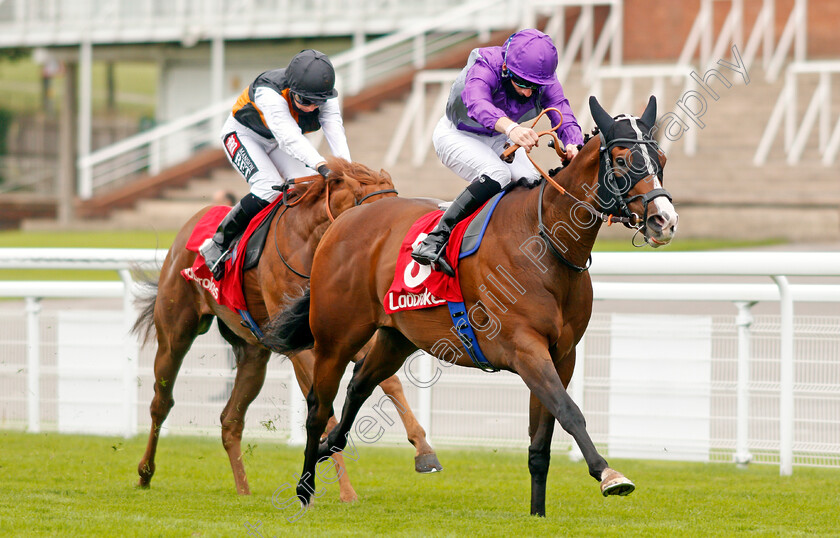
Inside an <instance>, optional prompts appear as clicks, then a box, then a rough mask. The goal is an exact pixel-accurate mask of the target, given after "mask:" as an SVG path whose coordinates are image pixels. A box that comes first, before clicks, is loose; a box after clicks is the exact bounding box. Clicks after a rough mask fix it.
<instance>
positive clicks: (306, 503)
mask: <svg viewBox="0 0 840 538" xmlns="http://www.w3.org/2000/svg"><path fill="white" fill-rule="evenodd" d="M313 486H314V484H313ZM295 493H297V498H298V500H299V501H300V505H301V507H303V508H304V509H309V508H312V495H311V494H310V493H309V490H308V489H307V488H306V487H304V485H303V483H302V482H298V485H297V488H295Z"/></svg>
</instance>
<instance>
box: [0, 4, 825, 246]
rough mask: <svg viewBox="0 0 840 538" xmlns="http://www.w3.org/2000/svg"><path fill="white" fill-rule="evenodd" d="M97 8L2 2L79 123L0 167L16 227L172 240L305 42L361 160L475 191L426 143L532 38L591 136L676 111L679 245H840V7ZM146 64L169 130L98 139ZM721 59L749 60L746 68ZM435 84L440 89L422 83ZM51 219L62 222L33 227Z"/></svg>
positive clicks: (432, 185)
mask: <svg viewBox="0 0 840 538" xmlns="http://www.w3.org/2000/svg"><path fill="white" fill-rule="evenodd" d="M414 4H416V5H414ZM98 5H99V4H96V3H94V2H90V1H79V2H73V3H55V2H49V1H47V0H36V1H32V2H27V3H23V2H6V3H0V36H2V37H0V47H5V48H8V49H11V48H13V47H14V48H24V49H26V50H35V51H37V54H36V55H35V57H36V59H38V60H39V61H41V62H42V63H44V64H45V65H46V64H48V63H49V62H51V61H57V62H60V63H61V65H63V72H64V76H63V77H61V78H62V79H63V80H64V84H65V90H66V91H64V92H63V95H64V97H63V99H64V102H63V103H62V104H61V107H59V108H60V109H61V110H64V111H74V110H75V111H76V114H71V113H65V114H64V115H59V119H58V122H57V123H58V128H57V129H56V125H55V124H50V125H52V128H51V129H50V127H45V128H43V129H42V130H41V133H42V134H43V135H44V136H47V133H51V132H52V134H51V136H52V138H51V140H52V141H53V143H54V145H56V146H57V147H58V148H59V151H58V152H57V155H54V156H53V159H52V161H51V162H49V163H48V165H47V166H46V167H42V168H41V169H40V170H41V174H40V176H39V174H38V173H35V172H30V173H17V174H16V173H14V170H26V168H24V167H22V165H21V163H22V162H23V161H24V160H25V159H24V157H25V156H23V155H21V156H18V158H17V159H15V155H8V156H5V157H4V158H3V160H4V162H5V163H6V168H5V172H4V174H3V175H4V177H5V178H6V181H5V182H4V183H3V184H2V185H0V189H3V191H5V192H4V193H3V199H4V200H3V202H2V203H3V204H4V206H6V207H15V208H16V209H15V211H14V212H12V211H10V210H6V211H4V214H5V216H4V218H5V219H9V221H11V220H12V219H13V220H14V222H15V223H17V222H21V223H22V226H24V227H25V228H27V229H36V228H40V229H43V228H50V227H55V226H56V225H60V226H63V227H66V226H73V227H79V228H84V227H102V226H103V225H106V226H109V227H113V228H125V229H132V228H138V227H144V226H148V223H149V222H154V223H156V226H158V227H161V228H176V227H179V226H180V224H181V223H182V222H183V221H184V220H185V218H186V216H187V215H189V214H191V213H192V212H194V211H195V210H197V209H198V208H200V207H202V206H203V205H205V204H206V203H207V202H208V200H209V198H210V196H211V195H212V193H213V192H214V191H215V190H217V189H218V188H220V187H223V186H224V187H226V188H230V189H232V190H234V191H236V192H240V193H241V192H244V187H245V185H244V183H243V182H241V181H240V180H239V179H238V178H237V177H236V176H235V175H234V173H233V171H232V170H231V169H230V167H229V166H228V165H227V163H226V161H225V159H224V157H223V155H222V153H221V150H220V149H218V148H219V143H218V140H217V136H216V133H217V130H218V125H219V124H220V121H221V119H222V118H223V117H224V115H225V114H226V111H227V110H228V108H229V106H230V104H231V102H232V99H233V96H234V95H235V94H237V93H238V92H239V91H240V89H241V87H242V86H244V84H245V83H247V81H248V80H249V79H250V78H251V77H252V76H253V75H254V74H256V73H258V72H259V71H261V70H264V69H267V68H271V67H275V66H282V65H284V64H285V63H286V61H287V60H288V58H290V57H291V56H292V55H293V54H294V53H295V52H296V51H297V50H299V49H300V48H301V47H302V43H307V46H309V45H310V44H312V43H317V46H318V47H319V48H321V49H323V50H325V51H326V52H328V53H330V54H331V55H332V56H333V58H334V60H335V64H336V66H337V68H338V71H339V75H340V81H339V84H340V91H341V92H342V99H343V106H344V108H345V117H346V127H347V131H348V135H349V140H350V144H351V151H352V153H353V156H354V159H356V160H358V161H360V162H363V163H365V164H367V165H369V166H371V167H384V168H385V169H386V170H388V171H389V172H390V173H391V174H392V176H393V177H394V180H395V184H396V185H397V187H398V189H399V190H400V192H401V194H402V195H405V196H439V197H442V198H449V197H452V196H454V195H455V194H457V192H459V191H460V190H461V188H462V187H463V185H462V183H461V181H460V180H459V179H458V178H457V177H455V176H454V175H453V174H452V173H451V172H449V171H448V170H446V169H445V168H444V167H443V166H442V165H440V164H439V163H438V162H437V159H436V158H435V157H434V155H433V152H432V151H430V148H429V146H430V138H431V137H430V131H429V125H430V123H431V124H433V122H434V121H435V120H436V117H437V115H439V113H440V111H441V110H442V107H441V105H440V100H439V95H440V92H441V91H443V92H445V91H446V89H447V88H448V81H449V80H451V79H449V78H447V77H451V76H452V73H453V72H454V71H452V70H453V69H458V68H459V67H460V66H461V65H462V64H463V62H464V60H465V58H466V55H467V51H468V50H469V49H471V48H472V47H475V46H482V45H486V44H496V43H500V42H501V41H502V40H503V39H504V38H505V37H506V36H507V35H508V34H509V33H510V32H512V31H514V30H516V29H517V28H520V27H525V26H539V27H541V28H543V29H544V30H545V31H546V32H548V33H550V34H551V35H552V36H553V37H554V39H555V41H556V42H557V43H558V46H559V49H560V51H561V55H562V58H561V65H560V68H559V70H558V72H559V75H560V77H561V80H562V81H563V83H564V87H565V89H566V92H567V95H568V96H569V98H570V100H571V103H572V106H573V108H574V110H575V111H576V114H577V116H578V118H579V120H580V121H581V122H582V123H583V124H584V125H589V126H591V120H590V118H589V114H588V110H586V106H585V104H586V97H587V96H588V95H589V94H596V95H598V97H599V99H601V101H602V102H603V103H604V104H605V106H606V107H607V109H608V110H610V111H612V112H614V113H618V112H625V111H626V112H636V113H639V112H640V110H641V108H642V107H643V105H644V102H645V100H646V98H647V95H649V94H650V93H651V92H652V93H655V94H656V95H657V96H658V97H659V102H660V110H659V115H660V118H662V117H663V115H665V114H666V113H668V112H674V113H675V114H676V115H677V116H678V117H679V118H681V120H682V121H683V122H684V124H685V125H686V126H687V127H688V129H687V130H686V131H685V132H684V136H681V137H680V138H679V140H676V141H673V142H671V141H666V140H661V142H663V145H664V146H667V153H668V157H669V163H668V167H667V168H666V173H665V180H666V186H667V187H668V188H669V190H670V191H671V192H672V194H673V195H674V200H675V202H676V203H677V205H678V208H679V210H680V213H681V215H682V219H681V223H680V235H681V236H683V237H686V236H694V237H739V238H749V239H760V238H785V239H788V240H793V241H797V240H805V239H807V240H811V241H813V240H822V241H829V240H830V241H835V240H837V239H840V183H838V181H837V174H836V172H835V171H834V169H833V167H832V165H833V164H834V163H835V162H836V161H837V154H838V146H840V123H838V120H837V117H838V115H837V112H836V111H837V110H840V93H838V92H837V91H836V90H835V91H832V90H831V83H832V79H835V80H834V82H835V83H836V82H837V81H836V78H837V74H838V73H840V64H838V62H836V61H832V60H836V59H837V58H840V40H838V39H837V38H836V35H834V29H833V28H832V23H831V21H833V20H836V17H837V16H838V15H840V6H838V5H837V3H835V2H832V1H830V0H811V1H810V2H807V1H805V0H787V1H783V0H775V1H774V0H694V1H688V2H681V3H680V4H679V6H676V5H674V4H667V3H660V2H654V1H652V0H624V1H621V0H601V1H596V0H585V1H570V0H540V1H538V2H524V1H523V2H520V1H514V0H504V1H501V0H497V1H491V2H475V1H472V0H461V1H450V2H436V1H432V2H422V3H405V2H396V1H391V2H374V1H365V0H359V1H357V2H317V3H315V4H311V3H309V2H279V1H269V2H259V3H256V2H241V3H236V2H235V3H230V4H226V5H221V4H220V5H219V6H217V5H216V4H215V3H212V2H200V1H193V2H177V3H171V2H169V3H166V2H162V1H159V0H149V1H147V2H142V3H130V2H114V3H111V4H110V7H109V8H108V9H107V10H104V11H103V10H101V9H97V8H95V6H98ZM105 22H107V24H103V23H105ZM733 47H734V48H735V51H733ZM137 61H144V62H154V63H155V64H156V66H157V68H158V72H159V77H158V78H159V80H158V83H157V88H156V103H155V106H154V110H155V118H154V123H155V125H156V127H154V128H153V129H151V130H145V131H143V132H141V133H137V134H133V135H132V136H128V137H125V136H120V134H122V135H125V134H128V133H127V131H129V130H131V129H126V128H123V129H122V130H120V129H117V128H116V127H112V128H111V129H110V131H111V135H110V137H103V136H102V135H101V132H102V129H98V130H97V129H96V128H95V126H96V125H97V123H98V122H102V121H104V120H105V118H99V117H97V116H96V115H94V114H93V107H92V105H91V102H92V97H91V93H92V92H91V85H92V84H91V76H92V75H91V73H92V65H93V64H94V63H96V62H100V63H101V62H105V63H116V64H117V65H119V64H120V62H137ZM719 61H721V62H728V64H729V65H739V61H740V62H741V65H743V67H744V69H743V73H738V72H736V71H735V70H732V69H729V68H727V67H724V66H723V64H721V63H720V62H719ZM711 68H717V69H718V70H719V71H720V73H721V74H723V75H724V76H726V78H727V80H728V81H730V82H731V83H732V85H731V87H726V86H725V85H724V84H723V83H722V82H720V79H714V78H712V79H709V80H710V82H709V85H710V87H711V88H714V90H715V92H716V94H717V95H718V97H719V98H718V99H717V100H714V99H712V98H708V96H707V98H706V99H705V100H704V101H703V103H702V106H703V107H704V108H705V110H704V111H702V119H700V120H699V123H695V122H692V120H691V118H689V117H688V111H687V110H686V108H685V107H691V106H694V107H695V111H696V110H697V109H696V107H698V106H701V103H700V101H699V100H697V99H694V101H693V103H691V102H690V101H691V99H690V98H687V96H689V95H690V93H691V92H695V93H696V92H698V91H699V90H700V87H699V84H698V82H697V81H696V80H694V79H692V78H691V73H692V72H694V73H696V74H697V75H699V76H700V77H702V76H704V74H705V73H707V71H708V70H709V69H711ZM430 70H437V71H434V72H436V73H439V74H441V76H442V78H440V81H442V82H436V83H431V84H428V85H422V84H418V83H417V80H418V79H420V78H421V77H423V76H424V73H426V74H428V73H429V72H430ZM440 70H446V71H440ZM74 80H77V81H78V87H76V85H75V84H74V82H73V81H74ZM747 82H748V83H747ZM421 92H422V93H421ZM699 95H705V94H702V93H701V94H699ZM680 104H682V105H683V107H681V106H680ZM832 111H834V112H833V113H832ZM111 121H112V125H113V124H115V123H118V122H115V121H114V120H113V119H112V120H111ZM700 123H702V128H701V126H700V125H699V124H700ZM12 124H14V121H12ZM56 130H57V131H58V133H59V134H58V136H55V135H54V133H55V131H56ZM134 130H136V127H135V128H134ZM95 133H99V135H98V136H97V134H95ZM372 133H375V134H376V136H372ZM395 141H398V142H401V144H397V143H396V142H395ZM809 142H810V143H809ZM10 163H12V164H14V165H15V166H16V168H10ZM44 170H46V172H44ZM43 215H48V216H49V217H50V218H46V219H45V218H24V217H27V216H29V217H37V216H43ZM6 225H7V226H8V225H11V222H7V224H6ZM607 235H608V232H607Z"/></svg>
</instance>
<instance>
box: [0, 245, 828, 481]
mask: <svg viewBox="0 0 840 538" xmlns="http://www.w3.org/2000/svg"><path fill="white" fill-rule="evenodd" d="M161 252H162V251H160V250H156V249H38V248H31V249H27V248H12V249H0V268H13V267H19V268H46V267H53V268H59V267H60V268H71V269H87V268H96V269H117V270H119V271H120V276H121V277H122V283H108V282H97V283H75V282H74V283H67V282H24V283H21V282H14V283H9V282H6V283H0V296H15V297H20V296H24V297H26V298H27V302H26V312H27V339H28V342H29V345H28V346H27V402H28V409H27V411H28V416H29V429H30V431H32V432H36V431H38V430H39V428H40V419H39V401H40V400H39V388H38V387H39V384H40V378H39V375H40V373H39V372H40V370H39V368H40V359H39V353H40V351H39V341H40V340H39V335H38V327H39V321H38V316H39V313H40V310H41V309H40V304H39V300H40V298H41V297H52V296H62V297H63V296H88V294H90V295H92V296H97V297H114V296H119V295H122V297H123V309H124V311H125V319H126V322H125V323H126V329H128V327H129V326H130V321H131V318H132V315H131V314H132V312H133V310H132V307H131V302H130V293H126V291H127V290H129V289H131V284H132V280H131V278H130V276H129V275H128V274H127V269H128V268H130V267H132V266H135V265H136V264H140V265H147V266H148V265H154V264H155V263H157V260H159V258H160V255H161ZM592 257H593V264H592V267H591V269H590V272H591V273H592V274H593V276H594V277H599V276H616V275H622V276H666V275H680V276H739V277H740V276H751V277H756V276H763V277H770V278H772V280H773V281H774V282H775V285H770V284H759V283H743V284H742V283H738V284H731V283H668V282H654V283H648V282H639V283H636V282H633V283H631V282H606V281H600V280H598V279H597V278H596V279H595V281H594V283H593V292H594V298H595V299H596V300H655V301H661V300H666V301H675V300H690V301H720V300H728V301H733V302H734V303H735V306H736V307H737V308H738V309H739V317H738V318H737V319H736V324H737V325H738V327H739V356H738V360H739V369H738V370H739V377H738V379H737V383H738V387H739V390H738V398H739V402H738V424H739V425H740V426H739V427H742V428H743V427H748V424H749V421H748V409H749V405H748V400H749V391H748V387H749V380H748V376H749V371H750V370H749V368H748V367H747V364H748V361H749V360H750V355H749V345H748V344H749V341H748V338H749V332H748V330H741V329H747V328H748V327H749V324H750V319H751V318H750V315H749V308H750V306H751V305H752V304H753V303H755V302H757V301H778V302H779V304H780V312H781V330H780V343H781V346H780V376H779V394H780V396H779V415H778V418H779V455H780V474H782V475H790V474H792V472H793V460H794V458H793V450H794V447H795V443H794V441H795V439H794V434H795V432H794V429H793V426H794V421H795V417H796V415H795V413H794V406H795V399H794V389H795V388H796V385H795V381H796V369H795V368H794V366H795V364H794V353H793V350H794V346H793V344H794V339H793V336H794V333H793V321H794V304H795V302H796V301H809V302H840V286H838V285H837V284H834V285H822V284H790V283H789V282H788V278H787V277H792V276H818V277H835V278H836V277H840V252H772V251H762V252H750V251H736V252H723V251H718V252H716V251H706V252H644V253H642V252H631V253H626V252H621V253H617V252H596V253H593V256H592ZM742 338H744V339H745V341H744V342H741V339H742ZM742 343H743V344H745V345H744V346H742V345H741V344H742ZM131 346H133V344H130V342H128V341H127V342H126V357H127V359H126V360H124V361H123V362H122V365H123V366H124V368H125V371H124V376H123V377H124V379H123V382H124V386H125V387H126V394H127V395H130V394H133V393H132V392H131V390H130V389H131V387H132V386H134V385H133V384H134V383H135V380H136V376H137V370H136V369H137V361H136V348H134V349H133V350H132V349H129V348H130V347H131ZM744 350H746V351H744ZM578 357H579V360H581V361H583V360H584V357H585V353H583V352H582V350H580V352H579V354H578ZM743 361H747V362H746V364H744V363H743ZM290 385H294V386H296V383H290ZM428 388H429V387H427V388H426V389H423V390H428ZM580 389H581V387H576V388H575V389H574V390H575V391H576V392H575V394H576V397H577V399H578V402H577V403H578V404H579V405H581V404H582V402H581V401H580V398H579V397H578V396H580V395H582V392H580ZM741 389H743V390H741ZM292 397H295V398H299V395H292ZM426 400H428V398H427V399H426ZM426 400H423V399H421V401H426ZM742 404H743V405H742ZM426 405H428V403H426ZM136 408H137V406H136V403H135V402H134V398H133V397H131V396H129V397H128V398H126V401H125V402H124V403H123V411H124V418H125V420H124V424H125V435H126V436H129V435H134V434H135V433H136V425H137V418H136ZM420 416H429V414H428V413H427V412H426V411H424V410H423V409H421V410H420ZM426 426H428V422H427V423H426ZM747 439H748V432H746V431H742V430H739V436H738V441H737V442H738V446H737V449H738V450H737V451H736V453H735V460H736V462H737V463H739V464H744V463H746V462H748V461H749V460H750V456H749V452H748V450H747V448H748V444H747V442H746V441H747Z"/></svg>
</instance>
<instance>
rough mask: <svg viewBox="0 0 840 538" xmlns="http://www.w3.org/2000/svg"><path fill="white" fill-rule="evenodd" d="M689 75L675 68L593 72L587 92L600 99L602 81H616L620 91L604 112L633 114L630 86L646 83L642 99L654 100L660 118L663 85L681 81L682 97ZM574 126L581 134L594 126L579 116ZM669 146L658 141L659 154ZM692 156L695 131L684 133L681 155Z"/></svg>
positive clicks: (586, 116)
mask: <svg viewBox="0 0 840 538" xmlns="http://www.w3.org/2000/svg"><path fill="white" fill-rule="evenodd" d="M691 71H692V69H691V67H690V66H685V65H679V64H635V65H625V66H620V67H602V68H601V69H599V70H598V71H596V72H595V75H594V81H593V83H592V85H591V86H590V88H589V95H597V96H599V97H601V98H602V99H603V82H604V80H609V79H615V80H619V81H620V87H619V91H618V94H617V95H616V96H615V99H614V100H613V102H612V103H611V105H610V106H609V107H608V108H607V110H614V111H619V110H627V111H630V112H633V106H635V105H636V104H638V103H636V102H635V100H634V97H633V95H634V82H635V81H636V80H640V79H648V80H650V83H651V84H650V91H649V93H647V94H646V95H645V99H647V96H648V95H654V96H656V100H657V104H658V109H659V116H660V118H661V117H662V115H663V114H665V113H666V112H669V111H670V110H669V109H668V108H667V107H666V103H667V101H666V99H665V88H666V84H665V81H666V80H667V79H670V81H671V82H672V84H673V82H674V81H679V80H683V86H682V88H681V90H680V95H685V93H686V92H687V91H688V90H690V89H692V88H693V87H694V86H695V81H694V80H693V79H692V78H691ZM672 102H673V103H676V102H677V99H673V100H672ZM673 113H674V114H677V115H678V116H684V115H685V112H684V111H683V110H681V109H680V110H676V111H674V112H673ZM578 123H580V126H581V130H582V131H583V132H587V131H589V129H591V128H592V127H593V126H594V122H593V121H592V118H591V117H590V115H589V114H582V117H580V118H578ZM672 144H673V141H672V140H671V139H670V138H668V137H662V139H661V140H660V142H659V145H660V147H661V148H662V151H664V152H666V153H667V152H668V151H669V150H670V148H671V145H672ZM696 152H697V130H696V129H691V128H689V129H687V130H686V131H685V153H686V155H694V154H695V153H696Z"/></svg>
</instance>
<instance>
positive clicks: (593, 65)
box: [522, 0, 624, 83]
mask: <svg viewBox="0 0 840 538" xmlns="http://www.w3.org/2000/svg"><path fill="white" fill-rule="evenodd" d="M597 6H602V7H609V9H610V11H609V14H608V15H607V18H606V20H605V21H604V24H603V27H602V28H601V30H600V35H599V37H598V41H597V43H593V39H594V36H595V34H596V26H595V15H594V13H595V12H594V8H595V7H597ZM570 7H575V8H578V7H579V8H580V15H579V16H578V18H577V21H576V22H575V26H574V28H572V33H571V34H570V35H569V39H568V40H566V39H565V26H566V13H565V11H566V9H567V8H570ZM623 13H624V2H623V0H535V1H533V2H528V3H527V5H526V7H525V13H524V15H523V22H522V26H523V27H533V26H535V25H536V20H537V15H538V14H542V15H545V14H549V15H550V16H549V19H548V21H547V22H546V25H545V33H546V34H548V35H550V36H551V37H552V39H553V40H554V42H555V43H556V44H557V47H558V48H559V49H560V50H561V51H562V53H563V54H562V56H561V57H560V59H559V62H558V66H557V76H558V78H559V79H560V80H561V81H563V80H566V77H567V76H568V74H569V71H570V70H571V67H572V64H573V63H574V61H575V59H576V58H577V57H578V56H580V58H581V67H582V69H583V80H584V83H590V82H591V81H592V77H593V76H594V73H595V71H597V70H598V69H599V68H600V67H601V65H602V64H603V62H604V58H605V57H606V54H607V50H609V51H610V64H611V65H613V66H617V65H620V64H621V61H622V45H623V39H624V36H623V27H622V22H623Z"/></svg>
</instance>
